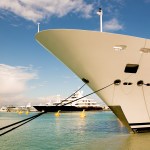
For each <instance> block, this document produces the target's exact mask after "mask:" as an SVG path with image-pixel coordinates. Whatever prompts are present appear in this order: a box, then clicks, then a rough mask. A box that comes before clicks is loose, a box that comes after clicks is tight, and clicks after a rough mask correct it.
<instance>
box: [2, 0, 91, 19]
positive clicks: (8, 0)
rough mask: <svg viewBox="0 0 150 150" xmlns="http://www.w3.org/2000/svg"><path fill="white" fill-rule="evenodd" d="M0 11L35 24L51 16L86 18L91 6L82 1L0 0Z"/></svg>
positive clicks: (89, 13)
mask: <svg viewBox="0 0 150 150" xmlns="http://www.w3.org/2000/svg"><path fill="white" fill-rule="evenodd" d="M0 9H1V10H2V11H4V10H5V11H6V12H12V13H14V14H15V15H17V16H20V17H23V18H24V19H27V20H30V21H33V22H37V21H40V20H42V19H45V18H49V17H51V16H53V15H55V16H57V17H62V16H65V15H67V14H68V13H71V12H73V13H81V16H82V17H85V18H88V17H90V15H91V12H92V10H93V5H92V4H87V3H85V2H84V0H36V1H32V0H13V2H12V0H1V1H0Z"/></svg>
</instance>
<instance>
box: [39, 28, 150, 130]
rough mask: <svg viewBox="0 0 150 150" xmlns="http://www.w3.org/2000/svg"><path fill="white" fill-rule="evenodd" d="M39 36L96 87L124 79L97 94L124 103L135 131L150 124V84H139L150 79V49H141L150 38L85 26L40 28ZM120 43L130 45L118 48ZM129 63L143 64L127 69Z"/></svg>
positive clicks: (149, 45) (111, 103)
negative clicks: (130, 71)
mask: <svg viewBox="0 0 150 150" xmlns="http://www.w3.org/2000/svg"><path fill="white" fill-rule="evenodd" d="M36 39H37V41H39V43H41V44H42V45H43V46H44V47H45V48H46V49H47V50H48V51H50V52H52V53H53V54H54V55H55V56H56V57H57V58H58V59H60V60H61V61H62V62H63V63H64V64H65V65H67V66H68V67H69V68H70V69H71V70H72V71H73V72H74V73H75V74H76V75H77V76H79V78H81V79H82V78H85V79H88V80H89V84H88V85H89V87H90V88H91V89H92V90H93V91H96V90H98V89H100V88H103V87H105V86H107V85H109V84H111V83H113V82H114V81H115V80H116V79H120V80H121V84H120V85H118V86H116V85H112V86H110V87H108V88H106V89H104V90H103V91H100V92H98V93H97V95H98V96H99V97H100V98H101V99H102V100H103V101H104V102H105V103H106V104H107V105H108V106H120V107H121V109H122V111H123V113H124V115H125V117H126V119H127V122H128V124H129V125H130V127H131V128H132V129H135V130H134V131H136V130H137V128H139V131H140V130H141V128H142V129H144V131H147V129H149V128H150V87H149V86H145V85H143V86H137V82H138V81H139V80H143V81H144V83H149V82H150V53H141V52H140V49H141V48H150V40H145V39H143V38H137V37H132V36H126V35H119V34H112V33H104V32H102V33H101V32H93V31H82V30H46V31H42V32H39V33H38V34H37V35H36ZM116 45H125V46H126V48H125V49H124V50H122V51H115V50H114V49H113V47H114V46H116ZM126 64H139V68H138V70H137V72H136V73H125V72H124V70H125V67H126ZM125 82H127V83H129V82H130V83H132V85H124V83H125ZM114 111H115V110H114ZM118 117H119V116H118ZM119 118H120V117H119ZM120 120H121V118H120ZM137 132H138V131H137Z"/></svg>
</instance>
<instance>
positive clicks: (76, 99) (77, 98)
mask: <svg viewBox="0 0 150 150" xmlns="http://www.w3.org/2000/svg"><path fill="white" fill-rule="evenodd" d="M113 84H114V82H113V83H111V84H109V85H107V86H105V87H103V88H101V89H98V90H96V91H94V92H91V93H89V94H87V95H85V96H82V97H80V98H77V99H75V100H73V101H70V102H68V103H65V104H63V105H62V106H65V105H68V104H70V103H73V102H75V101H78V100H80V99H82V98H85V97H87V96H90V95H92V94H95V93H97V92H99V91H102V90H104V89H106V88H108V87H109V86H111V85H113Z"/></svg>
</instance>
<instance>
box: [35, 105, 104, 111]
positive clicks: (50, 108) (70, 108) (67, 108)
mask: <svg viewBox="0 0 150 150" xmlns="http://www.w3.org/2000/svg"><path fill="white" fill-rule="evenodd" d="M34 108H35V109H37V110H38V111H41V112H42V111H45V112H57V111H59V110H61V112H68V111H69V112H72V111H83V110H85V111H100V110H102V107H75V106H34Z"/></svg>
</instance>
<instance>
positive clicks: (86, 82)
mask: <svg viewBox="0 0 150 150" xmlns="http://www.w3.org/2000/svg"><path fill="white" fill-rule="evenodd" d="M82 81H83V82H84V84H83V85H82V86H81V87H80V88H79V89H78V90H76V91H75V92H74V93H72V94H71V95H70V96H68V97H67V98H65V99H64V100H62V101H61V102H60V103H58V104H57V105H56V106H58V105H60V104H62V103H63V102H64V101H66V100H67V99H69V98H70V97H72V96H73V95H75V94H76V93H77V92H78V91H80V90H81V89H82V88H83V87H84V86H85V85H86V84H88V83H89V81H88V80H87V79H84V78H83V79H82Z"/></svg>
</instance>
